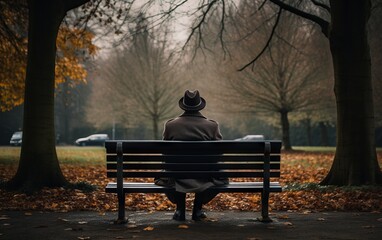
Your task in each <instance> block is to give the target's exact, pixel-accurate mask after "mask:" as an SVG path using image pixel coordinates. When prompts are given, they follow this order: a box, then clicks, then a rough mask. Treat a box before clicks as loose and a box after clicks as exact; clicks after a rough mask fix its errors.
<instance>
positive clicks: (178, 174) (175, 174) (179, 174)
mask: <svg viewBox="0 0 382 240" xmlns="http://www.w3.org/2000/svg"><path fill="white" fill-rule="evenodd" d="M263 176H264V173H263V172H262V171H258V172H254V171H251V172H244V171H243V172H229V171H225V172H219V171H158V172H148V171H142V172H140V171H139V172H137V171H132V172H126V171H125V172H123V177H124V178H165V177H172V178H210V177H214V178H219V177H228V178H230V177H231V178H233V177H237V178H239V177H241V178H242V177H248V178H252V177H253V178H262V177H263ZM107 177H108V178H116V177H117V172H107ZM270 177H273V178H277V177H280V172H279V171H275V172H270Z"/></svg>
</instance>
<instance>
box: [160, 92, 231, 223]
mask: <svg viewBox="0 0 382 240" xmlns="http://www.w3.org/2000/svg"><path fill="white" fill-rule="evenodd" d="M205 106H206V101H205V99H204V98H202V97H200V95H199V91H198V90H195V91H189V90H187V91H186V92H185V93H184V97H182V98H181V99H180V100H179V107H180V108H181V109H183V110H184V113H183V114H182V115H180V116H179V117H176V118H174V119H170V120H169V121H167V122H166V124H165V129H164V133H163V140H178V141H211V140H222V135H221V133H220V130H219V125H218V123H217V122H215V121H213V120H210V119H207V118H206V117H204V116H203V115H202V114H201V113H200V112H199V111H200V110H202V109H203V108H204V107H205ZM155 184H157V185H161V186H171V187H175V192H169V193H166V196H167V197H168V199H169V200H170V201H171V202H172V203H175V204H176V211H175V213H174V216H173V219H174V220H177V221H184V220H185V219H186V193H187V192H194V193H195V199H194V206H193V210H192V220H194V221H200V220H202V219H203V218H206V217H207V215H206V213H205V212H204V211H202V205H203V204H206V203H208V202H209V201H211V200H212V199H213V198H214V197H215V196H216V195H217V194H218V193H216V192H213V191H209V190H208V188H209V187H211V186H219V185H225V184H228V179H214V178H211V179H156V180H155Z"/></svg>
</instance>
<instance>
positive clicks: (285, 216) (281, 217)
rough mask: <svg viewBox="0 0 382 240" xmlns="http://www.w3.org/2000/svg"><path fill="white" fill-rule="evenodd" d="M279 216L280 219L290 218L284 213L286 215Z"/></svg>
mask: <svg viewBox="0 0 382 240" xmlns="http://www.w3.org/2000/svg"><path fill="white" fill-rule="evenodd" d="M277 218H278V219H288V218H289V216H288V215H286V214H284V215H279V216H277Z"/></svg>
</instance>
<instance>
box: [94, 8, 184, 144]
mask: <svg viewBox="0 0 382 240" xmlns="http://www.w3.org/2000/svg"><path fill="white" fill-rule="evenodd" d="M147 24H148V23H147V20H146V19H145V18H144V17H143V16H141V17H140V18H138V19H137V25H136V27H135V30H133V31H132V32H134V35H133V37H132V39H131V41H129V42H126V43H125V44H124V46H123V48H122V49H117V50H115V51H112V53H111V54H110V56H109V57H108V58H107V59H106V61H104V62H103V64H100V66H102V67H100V69H99V72H100V77H99V78H98V79H97V80H96V82H95V83H96V85H95V86H94V87H95V88H94V91H93V95H92V97H91V100H90V105H91V106H90V107H89V110H88V112H87V114H88V120H89V121H90V122H92V123H95V124H96V125H99V126H102V125H111V124H112V123H113V122H114V123H118V124H120V125H124V126H125V127H127V126H137V125H138V124H139V123H148V125H149V126H150V125H151V126H152V128H151V129H152V133H153V134H152V138H153V139H160V138H161V134H160V124H162V123H163V121H164V120H166V119H168V118H170V117H172V116H173V115H174V110H175V109H176V106H177V102H176V101H175V100H174V99H177V98H178V96H179V93H180V87H181V86H182V83H181V82H182V81H181V79H179V78H177V77H176V73H177V72H176V65H175V59H174V53H173V52H171V51H172V50H171V49H170V48H169V40H168V39H167V38H168V34H167V32H166V30H164V31H160V30H161V29H151V30H149V29H148V25H147ZM159 33H163V36H160V35H159ZM96 88H98V89H99V90H97V89H96ZM100 90H101V91H100ZM182 90H183V89H182ZM102 102H107V105H108V106H107V107H105V106H102ZM105 109H107V110H106V111H109V113H108V114H103V117H95V116H99V114H98V113H99V111H97V110H101V111H103V112H105Z"/></svg>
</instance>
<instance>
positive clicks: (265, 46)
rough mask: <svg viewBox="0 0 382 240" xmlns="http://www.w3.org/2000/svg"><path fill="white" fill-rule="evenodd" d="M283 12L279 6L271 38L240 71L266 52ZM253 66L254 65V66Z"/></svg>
mask: <svg viewBox="0 0 382 240" xmlns="http://www.w3.org/2000/svg"><path fill="white" fill-rule="evenodd" d="M281 12H282V8H281V7H280V8H279V12H278V14H277V18H276V21H275V24H274V25H273V28H272V31H271V35H269V38H268V40H267V42H266V44H265V45H264V47H263V49H262V50H261V52H260V53H259V54H258V55H257V56H256V57H255V58H254V59H253V60H252V61H250V62H249V63H247V64H246V65H244V66H243V67H242V68H240V69H239V70H238V71H243V70H244V69H246V68H247V67H248V66H250V65H253V64H254V63H255V62H256V61H257V59H259V58H260V57H261V55H263V53H264V52H265V50H266V49H267V48H268V46H269V44H270V43H271V41H272V38H273V35H274V34H275V31H276V28H277V25H278V23H279V21H280V16H281ZM252 68H253V66H252Z"/></svg>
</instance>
